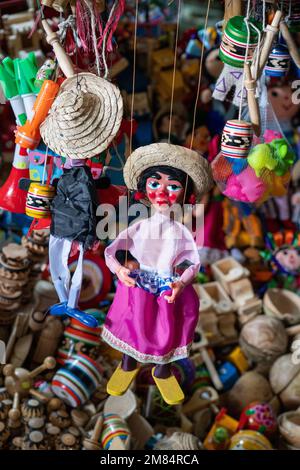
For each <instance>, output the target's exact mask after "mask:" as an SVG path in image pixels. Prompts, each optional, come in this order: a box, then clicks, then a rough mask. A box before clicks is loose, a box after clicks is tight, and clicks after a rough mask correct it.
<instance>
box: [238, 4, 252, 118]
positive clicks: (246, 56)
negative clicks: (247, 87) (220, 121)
mask: <svg viewBox="0 0 300 470" xmlns="http://www.w3.org/2000/svg"><path fill="white" fill-rule="evenodd" d="M249 6H250V0H248V9H247V16H246V18H244V22H245V25H246V28H247V45H246V55H245V60H248V51H249V43H250V26H249ZM244 84H245V69H244V71H243V78H242V86H241V92H240V93H241V96H240V106H239V117H238V119H239V121H240V120H241V118H242V106H243V98H244Z"/></svg>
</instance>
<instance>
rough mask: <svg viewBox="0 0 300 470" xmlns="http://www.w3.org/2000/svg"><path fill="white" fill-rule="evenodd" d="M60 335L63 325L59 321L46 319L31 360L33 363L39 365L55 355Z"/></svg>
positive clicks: (50, 318)
mask: <svg viewBox="0 0 300 470" xmlns="http://www.w3.org/2000/svg"><path fill="white" fill-rule="evenodd" d="M62 333H63V325H62V322H61V320H60V319H59V318H54V317H47V318H46V320H45V323H44V326H43V329H42V331H41V333H40V335H39V338H38V341H37V343H36V347H35V350H34V355H33V358H32V359H33V361H34V362H35V363H37V364H40V363H41V362H43V360H44V359H45V358H46V357H47V356H50V355H54V354H55V353H56V351H57V347H58V345H59V342H60V339H61V336H62Z"/></svg>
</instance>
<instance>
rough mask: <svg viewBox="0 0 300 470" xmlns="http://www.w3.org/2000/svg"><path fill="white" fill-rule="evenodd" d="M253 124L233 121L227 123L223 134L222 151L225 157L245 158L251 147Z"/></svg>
mask: <svg viewBox="0 0 300 470" xmlns="http://www.w3.org/2000/svg"><path fill="white" fill-rule="evenodd" d="M252 136H253V128H252V125H251V123H249V122H246V121H240V120H237V119H232V120H230V121H227V122H226V124H225V127H224V129H223V133H222V140H221V150H222V153H223V155H224V156H225V157H230V158H243V157H244V158H245V157H247V155H248V152H249V150H250V147H251V142H252Z"/></svg>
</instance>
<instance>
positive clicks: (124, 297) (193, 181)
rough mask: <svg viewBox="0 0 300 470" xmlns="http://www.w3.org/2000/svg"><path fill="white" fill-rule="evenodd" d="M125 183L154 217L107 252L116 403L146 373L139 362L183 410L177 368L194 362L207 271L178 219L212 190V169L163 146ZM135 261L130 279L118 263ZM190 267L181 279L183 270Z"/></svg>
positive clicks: (130, 168)
mask: <svg viewBox="0 0 300 470" xmlns="http://www.w3.org/2000/svg"><path fill="white" fill-rule="evenodd" d="M124 180H125V183H126V185H127V187H128V188H129V190H134V191H136V192H135V198H136V199H138V200H140V201H142V202H144V203H145V204H148V205H150V207H151V214H153V215H151V217H149V218H147V219H143V220H142V221H137V222H136V223H134V224H133V225H130V226H129V227H128V228H127V229H125V230H124V231H122V232H121V233H120V234H119V235H118V237H117V238H116V239H115V240H114V241H113V242H112V243H111V245H109V246H108V247H107V248H106V250H105V260H106V263H107V266H108V267H109V269H110V270H111V271H112V272H113V273H115V274H116V276H117V277H118V285H117V291H116V295H115V298H114V301H113V303H112V305H111V308H110V310H109V312H108V315H107V317H106V320H105V324H104V326H103V331H102V338H103V339H104V340H105V341H106V342H107V343H108V344H110V345H111V346H112V347H113V348H114V349H117V350H119V351H120V352H122V353H123V359H122V363H121V364H120V365H119V366H118V368H117V369H116V370H115V372H114V374H113V375H112V377H111V378H110V380H109V382H108V384H107V391H108V393H109V394H111V395H122V394H124V393H125V392H126V390H127V389H128V387H129V386H130V384H131V382H132V381H133V379H134V377H135V376H136V374H137V372H138V368H137V362H140V363H153V364H155V367H153V369H152V375H153V379H154V381H155V383H156V385H157V387H158V389H159V390H160V392H161V394H162V396H163V398H164V400H165V401H166V402H167V403H168V404H171V405H175V404H178V403H181V402H182V400H183V399H184V395H183V392H182V390H181V388H180V386H179V384H178V382H177V380H176V378H175V377H174V375H173V374H172V372H171V367H170V366H171V363H172V362H174V361H176V360H178V359H182V358H185V357H187V356H188V351H189V347H190V346H191V343H192V341H193V335H194V330H195V328H196V325H197V321H198V317H199V299H198V296H197V294H196V292H195V291H194V289H193V287H192V285H191V284H192V282H193V279H194V277H195V275H196V274H197V273H198V271H199V267H200V259H199V254H198V249H197V246H196V243H195V241H194V239H193V236H192V234H191V232H190V231H189V229H188V228H187V227H185V226H184V225H183V224H182V223H181V222H178V221H176V220H175V219H174V218H172V217H171V213H172V207H173V208H174V204H180V205H182V204H183V203H188V202H189V201H192V200H193V201H194V200H195V199H196V200H199V199H200V198H201V196H202V195H203V194H204V193H206V192H208V191H209V190H210V189H211V186H212V183H213V181H212V176H211V171H210V166H209V163H208V162H207V161H206V160H205V159H204V158H203V157H202V156H200V155H199V154H198V153H197V152H195V151H193V150H190V149H186V148H184V147H181V146H178V145H172V144H168V143H156V144H151V145H148V146H145V147H140V148H138V149H137V150H135V151H134V152H133V153H132V154H131V155H130V157H129V158H128V159H127V161H126V164H125V167H124ZM119 250H125V252H128V253H130V254H131V255H132V256H133V257H134V259H135V260H136V261H137V262H138V264H139V268H138V269H135V270H133V271H130V270H129V269H128V268H127V267H125V266H122V265H121V264H120V263H119V262H118V260H117V257H116V254H117V252H118V251H119ZM183 262H188V263H189V264H190V265H189V267H188V268H186V269H185V270H184V272H183V273H182V274H181V276H178V275H176V274H175V273H176V271H175V270H176V266H178V265H180V264H182V263H183Z"/></svg>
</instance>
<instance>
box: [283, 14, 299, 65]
mask: <svg viewBox="0 0 300 470" xmlns="http://www.w3.org/2000/svg"><path fill="white" fill-rule="evenodd" d="M280 31H281V34H282V36H283V38H284V40H285V42H286V44H287V47H288V49H289V53H290V55H291V58H292V59H293V61H294V62H295V64H296V65H297V67H298V68H300V55H299V52H298V48H297V46H296V44H295V41H294V39H293V38H292V35H291V33H290V31H289V28H288V26H287V24H286V23H285V21H281V23H280Z"/></svg>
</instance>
